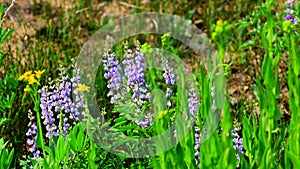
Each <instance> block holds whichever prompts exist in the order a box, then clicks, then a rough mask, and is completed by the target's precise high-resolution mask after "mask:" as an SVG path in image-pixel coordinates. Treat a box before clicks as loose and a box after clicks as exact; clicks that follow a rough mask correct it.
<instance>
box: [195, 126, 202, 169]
mask: <svg viewBox="0 0 300 169" xmlns="http://www.w3.org/2000/svg"><path fill="white" fill-rule="evenodd" d="M194 128H195V147H194V149H195V152H196V153H195V162H196V165H197V166H198V168H200V141H201V133H200V128H199V127H197V126H195V127H194Z"/></svg>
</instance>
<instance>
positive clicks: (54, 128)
mask: <svg viewBox="0 0 300 169" xmlns="http://www.w3.org/2000/svg"><path fill="white" fill-rule="evenodd" d="M60 71H61V73H60V77H61V78H60V79H58V80H57V82H54V81H53V80H50V82H49V84H48V85H45V86H43V87H42V88H41V89H39V90H38V93H39V94H40V96H41V97H40V108H41V118H42V124H43V125H44V126H45V128H46V138H50V137H51V136H58V135H59V133H61V134H63V135H64V136H66V135H67V134H68V132H69V130H70V129H71V127H72V125H73V124H75V123H76V122H77V121H78V120H79V116H80V115H82V116H86V112H85V111H86V108H87V106H86V104H85V102H84V95H83V93H81V92H79V91H76V88H77V87H78V86H79V83H80V76H79V70H74V77H73V78H70V77H69V76H68V75H66V71H65V70H64V69H63V68H61V70H60ZM74 89H75V90H74ZM72 90H73V94H74V95H73V98H72ZM29 119H30V123H29V129H28V132H27V133H26V135H27V136H28V140H27V143H28V145H29V146H30V147H31V148H30V152H32V153H33V155H34V157H39V154H40V153H39V151H38V150H37V148H36V128H37V126H36V122H33V119H34V116H32V114H30V116H29Z"/></svg>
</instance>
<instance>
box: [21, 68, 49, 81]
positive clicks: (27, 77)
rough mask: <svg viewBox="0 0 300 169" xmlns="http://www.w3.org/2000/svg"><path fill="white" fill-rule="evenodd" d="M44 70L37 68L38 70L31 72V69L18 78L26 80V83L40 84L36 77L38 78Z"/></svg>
mask: <svg viewBox="0 0 300 169" xmlns="http://www.w3.org/2000/svg"><path fill="white" fill-rule="evenodd" d="M45 71H46V70H45V69H44V70H38V71H34V73H32V70H30V71H27V72H25V73H24V74H23V75H21V76H20V77H19V78H18V80H19V81H22V80H23V79H25V80H27V82H28V84H34V83H37V84H40V83H39V82H38V80H37V79H40V78H41V76H42V74H43V73H44V72H45Z"/></svg>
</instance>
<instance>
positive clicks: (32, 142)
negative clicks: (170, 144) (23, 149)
mask: <svg viewBox="0 0 300 169" xmlns="http://www.w3.org/2000/svg"><path fill="white" fill-rule="evenodd" d="M28 118H29V120H30V121H29V124H28V127H29V128H28V131H27V133H26V136H27V137H28V138H27V144H28V145H29V147H30V148H29V151H30V152H31V153H32V154H33V159H38V158H40V150H38V148H37V146H36V139H37V133H36V132H37V126H36V122H34V119H35V117H34V116H33V113H32V111H31V110H29V112H28Z"/></svg>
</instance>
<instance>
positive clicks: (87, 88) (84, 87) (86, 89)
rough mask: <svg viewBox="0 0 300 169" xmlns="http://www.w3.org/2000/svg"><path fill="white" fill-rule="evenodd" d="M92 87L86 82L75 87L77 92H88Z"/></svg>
mask: <svg viewBox="0 0 300 169" xmlns="http://www.w3.org/2000/svg"><path fill="white" fill-rule="evenodd" d="M89 89H90V87H88V86H86V85H84V84H79V85H78V87H77V88H76V89H75V91H77V92H86V91H89Z"/></svg>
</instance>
